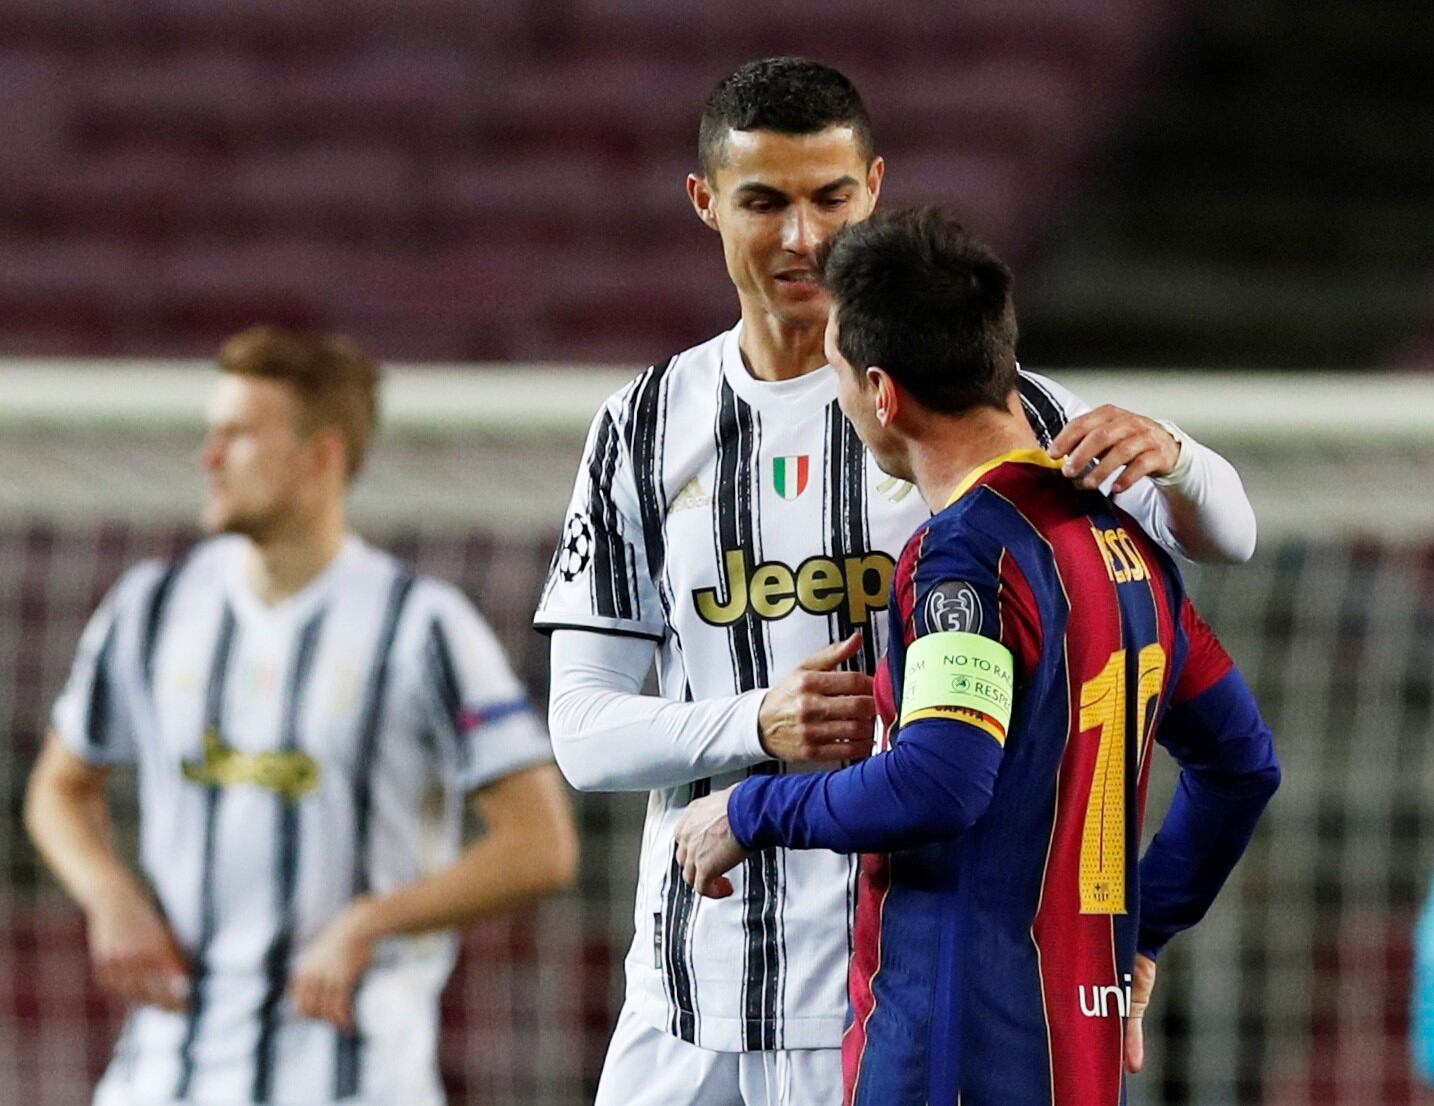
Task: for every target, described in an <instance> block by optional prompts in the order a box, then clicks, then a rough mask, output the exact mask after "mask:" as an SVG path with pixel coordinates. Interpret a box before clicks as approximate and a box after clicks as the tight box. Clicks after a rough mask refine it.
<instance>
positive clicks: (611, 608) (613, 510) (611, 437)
mask: <svg viewBox="0 0 1434 1106" xmlns="http://www.w3.org/2000/svg"><path fill="white" fill-rule="evenodd" d="M621 451H622V439H621V438H620V437H619V436H618V432H617V424H616V423H615V422H614V421H613V417H612V412H611V411H604V412H603V416H602V421H601V422H599V423H598V430H597V437H596V438H595V439H594V440H593V450H592V456H591V457H589V458H588V518H589V519H590V520H591V522H592V529H593V551H592V558H593V568H592V589H593V611H594V613H596V614H599V615H602V616H603V617H604V618H623V619H637V618H640V617H641V612H640V611H638V610H637V609H636V596H635V592H634V589H633V586H632V571H631V562H632V557H633V554H632V551H631V550H630V549H629V547H628V543H627V542H626V541H624V540H623V535H622V522H621V520H620V519H619V517H618V513H617V505H616V504H615V503H614V502H613V499H612V481H613V474H614V473H616V471H617V465H618V459H619V456H620V454H621Z"/></svg>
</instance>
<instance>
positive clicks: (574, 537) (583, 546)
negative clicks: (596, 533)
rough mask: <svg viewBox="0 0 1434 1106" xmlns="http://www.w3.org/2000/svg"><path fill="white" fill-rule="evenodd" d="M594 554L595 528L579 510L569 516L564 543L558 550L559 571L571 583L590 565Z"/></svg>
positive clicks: (564, 579)
mask: <svg viewBox="0 0 1434 1106" xmlns="http://www.w3.org/2000/svg"><path fill="white" fill-rule="evenodd" d="M592 556H593V528H592V526H591V525H589V523H588V520H587V516H586V515H584V514H582V513H581V512H577V513H575V514H572V515H570V516H569V517H568V524H567V526H566V527H565V528H564V529H563V543H562V545H561V546H560V547H559V552H558V573H559V575H561V576H562V578H563V581H564V582H565V583H569V584H571V583H572V582H573V581H574V580H576V579H577V578H578V576H579V575H580V574H581V573H582V571H583V569H585V568H587V567H588V562H589V561H590V560H592Z"/></svg>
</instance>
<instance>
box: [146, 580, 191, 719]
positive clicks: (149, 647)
mask: <svg viewBox="0 0 1434 1106" xmlns="http://www.w3.org/2000/svg"><path fill="white" fill-rule="evenodd" d="M183 567H184V558H180V559H179V560H176V561H171V562H170V563H169V564H168V565H167V566H166V567H165V570H164V573H163V574H162V575H161V576H160V578H159V579H158V581H156V582H155V585H154V591H152V592H151V593H150V596H149V603H148V605H147V607H146V609H145V612H144V637H143V638H142V639H141V640H140V653H139V656H140V666H141V669H142V670H143V672H144V686H145V687H146V688H148V689H150V690H151V691H152V690H154V653H155V649H156V648H157V647H158V645H159V631H160V629H161V628H162V627H163V625H164V616H165V614H166V613H167V612H168V610H169V596H170V593H171V592H172V590H173V588H174V581H175V580H176V579H177V578H178V577H179V572H180V569H182V568H183Z"/></svg>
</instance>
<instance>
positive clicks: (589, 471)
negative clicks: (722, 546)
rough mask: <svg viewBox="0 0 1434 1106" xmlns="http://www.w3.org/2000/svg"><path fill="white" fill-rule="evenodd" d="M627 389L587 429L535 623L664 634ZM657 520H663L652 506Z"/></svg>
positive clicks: (652, 519)
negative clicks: (626, 422)
mask: <svg viewBox="0 0 1434 1106" xmlns="http://www.w3.org/2000/svg"><path fill="white" fill-rule="evenodd" d="M623 406H624V404H623V403H622V400H621V396H619V397H617V398H615V399H614V400H612V401H610V402H609V403H608V404H607V405H606V406H604V408H603V409H602V410H601V411H599V412H598V415H597V418H596V419H594V420H593V424H592V429H591V430H590V431H589V433H588V439H587V445H586V448H585V449H584V451H583V459H582V463H581V465H580V466H579V468H578V475H577V480H576V481H575V484H574V487H573V495H572V499H571V501H570V502H569V504H568V512H567V515H566V517H565V518H564V520H563V529H562V533H561V535H560V536H559V538H558V545H557V548H556V549H555V550H554V551H553V559H552V563H551V565H550V566H549V569H548V579H547V583H546V584H545V585H544V588H543V594H542V598H541V599H540V600H539V602H538V611H537V614H536V615H535V616H534V618H533V625H534V626H535V627H536V628H537V629H538V630H539V631H541V632H544V633H546V632H550V631H552V630H559V629H587V630H600V631H607V632H610V633H619V634H632V635H636V636H639V637H647V638H652V639H653V640H656V641H661V640H662V639H663V637H664V635H665V632H666V625H665V621H664V618H663V612H662V603H661V600H660V598H659V597H658V594H657V588H656V585H655V584H654V583H653V580H652V576H651V573H650V571H649V565H648V557H647V544H648V542H647V537H646V536H645V535H644V532H643V517H644V515H643V512H642V510H641V508H640V506H639V498H638V491H637V481H636V479H635V477H634V474H633V467H632V457H631V454H630V452H629V450H628V448H627V445H626V443H625V440H624V434H623V427H622V426H621V425H620V412H621V410H622V409H623ZM648 515H649V516H650V520H649V524H650V525H654V526H657V525H661V522H660V518H659V516H658V513H657V512H654V511H649V512H648Z"/></svg>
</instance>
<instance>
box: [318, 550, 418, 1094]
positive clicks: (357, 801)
mask: <svg viewBox="0 0 1434 1106" xmlns="http://www.w3.org/2000/svg"><path fill="white" fill-rule="evenodd" d="M413 583H414V576H413V573H412V572H411V571H409V570H408V569H407V568H400V569H399V570H398V574H397V576H395V577H394V581H393V584H392V585H391V586H390V588H389V592H388V608H387V610H386V611H385V612H384V616H383V627H382V629H381V630H380V631H379V636H378V644H377V646H376V647H375V649H374V656H373V665H372V666H371V667H370V669H369V677H368V689H367V692H366V694H365V696H364V704H363V714H362V715H360V716H359V734H358V754H357V758H356V760H355V764H354V781H353V782H354V795H353V805H354V854H353V876H352V887H353V895H352V897H353V898H358V897H359V896H360V895H365V894H367V893H368V890H369V886H370V878H371V877H370V873H369V870H368V842H369V836H370V834H371V832H372V829H373V826H372V814H373V811H372V806H373V778H372V777H373V767H374V762H375V760H376V759H377V757H378V738H379V724H380V722H381V721H382V720H383V707H384V697H385V693H386V692H387V690H388V675H389V655H390V654H391V653H392V652H393V642H394V638H396V637H397V636H398V624H399V621H400V620H401V619H402V617H403V609H404V605H405V604H406V602H407V600H408V596H409V593H410V592H411V591H412V590H413ZM362 1048H363V1040H362V1037H361V1036H360V1035H359V1034H358V1033H357V1032H354V1033H345V1032H342V1031H340V1033H339V1040H338V1049H337V1052H336V1053H335V1057H334V1097H335V1098H338V1099H343V1098H347V1097H350V1096H352V1095H356V1094H357V1093H358V1088H359V1076H360V1067H361V1060H362V1056H361V1052H362Z"/></svg>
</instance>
